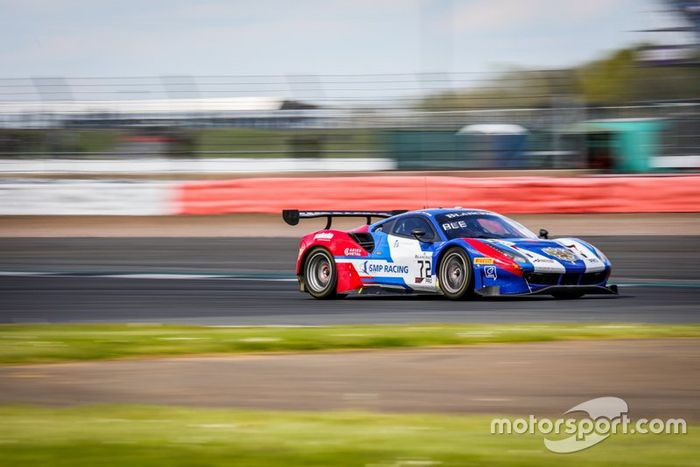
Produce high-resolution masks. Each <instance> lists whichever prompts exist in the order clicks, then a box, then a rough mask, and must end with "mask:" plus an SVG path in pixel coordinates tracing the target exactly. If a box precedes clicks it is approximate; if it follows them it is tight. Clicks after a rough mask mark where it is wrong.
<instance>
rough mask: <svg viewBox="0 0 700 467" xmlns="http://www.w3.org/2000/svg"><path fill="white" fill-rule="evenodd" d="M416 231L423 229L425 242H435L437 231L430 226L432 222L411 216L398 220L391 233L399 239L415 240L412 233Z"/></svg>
mask: <svg viewBox="0 0 700 467" xmlns="http://www.w3.org/2000/svg"><path fill="white" fill-rule="evenodd" d="M415 229H421V230H424V231H425V236H424V237H423V239H424V240H426V241H433V240H435V231H434V230H433V227H432V226H431V225H430V222H428V220H427V219H425V218H423V217H417V216H409V217H404V218H403V219H399V220H397V221H396V223H395V224H394V228H393V229H392V231H391V233H392V234H394V235H397V236H399V237H408V238H413V235H411V232H413V230H415ZM385 231H388V229H385Z"/></svg>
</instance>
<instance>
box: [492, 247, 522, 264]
mask: <svg viewBox="0 0 700 467" xmlns="http://www.w3.org/2000/svg"><path fill="white" fill-rule="evenodd" d="M490 245H491V246H492V247H493V248H495V249H496V250H498V251H500V252H501V253H503V254H504V255H506V256H507V257H509V258H510V259H512V260H513V261H515V262H516V263H518V264H528V263H529V261H528V260H527V258H526V257H524V256H523V255H521V254H520V253H515V252H513V251H510V250H506V249H505V248H504V247H502V246H500V245H497V244H495V243H490Z"/></svg>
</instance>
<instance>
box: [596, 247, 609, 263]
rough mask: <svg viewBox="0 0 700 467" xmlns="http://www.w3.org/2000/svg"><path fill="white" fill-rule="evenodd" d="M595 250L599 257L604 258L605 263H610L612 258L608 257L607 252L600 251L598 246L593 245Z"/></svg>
mask: <svg viewBox="0 0 700 467" xmlns="http://www.w3.org/2000/svg"><path fill="white" fill-rule="evenodd" d="M591 246H593V245H591ZM593 251H595V254H596V255H598V258H600V259H602V260H603V262H604V263H609V262H610V260H609V259H608V257H607V256H605V254H604V253H603V252H602V251H600V250H599V249H598V248H596V247H594V246H593Z"/></svg>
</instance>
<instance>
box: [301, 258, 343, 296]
mask: <svg viewBox="0 0 700 467" xmlns="http://www.w3.org/2000/svg"><path fill="white" fill-rule="evenodd" d="M304 284H305V285H306V291H307V292H309V295H311V296H312V297H314V298H320V299H325V298H335V297H337V296H338V295H337V294H336V285H337V284H338V270H337V269H336V267H335V261H334V260H333V257H332V256H331V254H330V253H329V252H328V251H327V250H325V249H323V248H316V249H315V250H313V251H312V252H311V253H310V254H309V257H308V258H307V259H306V262H305V266H304Z"/></svg>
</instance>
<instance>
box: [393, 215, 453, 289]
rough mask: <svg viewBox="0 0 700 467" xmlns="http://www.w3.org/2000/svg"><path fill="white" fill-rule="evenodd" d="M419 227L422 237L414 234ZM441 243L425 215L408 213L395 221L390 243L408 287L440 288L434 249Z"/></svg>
mask: <svg viewBox="0 0 700 467" xmlns="http://www.w3.org/2000/svg"><path fill="white" fill-rule="evenodd" d="M416 229H419V230H422V231H423V232H425V235H424V236H423V237H421V239H420V240H418V239H416V238H415V236H414V235H413V233H412V232H413V231H414V230H416ZM439 242H440V238H439V236H438V235H437V232H436V231H435V229H434V228H433V225H432V223H431V222H430V221H429V220H428V219H427V218H426V217H425V216H421V215H413V216H405V217H401V218H399V219H397V220H396V221H395V222H394V223H393V225H392V226H391V229H390V231H389V232H388V235H387V246H388V249H389V254H390V256H391V259H392V260H393V262H394V264H396V265H397V266H398V267H399V268H400V271H401V278H402V279H403V281H404V283H405V285H406V286H408V287H409V288H411V289H413V290H417V291H424V292H435V291H437V278H436V273H435V267H434V264H433V252H434V251H435V247H436V245H437V244H438V243H439Z"/></svg>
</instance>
